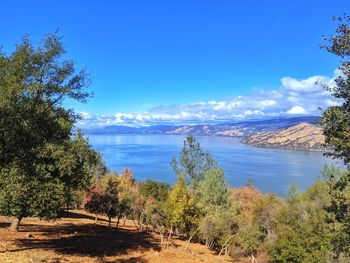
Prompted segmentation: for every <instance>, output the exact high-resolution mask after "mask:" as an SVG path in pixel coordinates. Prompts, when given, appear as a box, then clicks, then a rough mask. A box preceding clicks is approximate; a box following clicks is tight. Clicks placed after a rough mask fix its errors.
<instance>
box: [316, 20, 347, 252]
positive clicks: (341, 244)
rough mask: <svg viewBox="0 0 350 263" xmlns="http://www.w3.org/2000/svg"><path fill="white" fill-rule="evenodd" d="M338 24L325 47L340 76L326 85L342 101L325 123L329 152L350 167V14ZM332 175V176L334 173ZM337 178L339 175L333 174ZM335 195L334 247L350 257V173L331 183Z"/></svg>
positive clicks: (328, 112)
mask: <svg viewBox="0 0 350 263" xmlns="http://www.w3.org/2000/svg"><path fill="white" fill-rule="evenodd" d="M335 20H336V21H337V23H338V26H337V28H336V30H335V32H334V34H333V35H331V36H330V37H329V38H326V37H325V40H326V41H328V44H326V45H325V46H324V48H325V49H326V50H327V51H328V52H330V53H332V54H334V55H336V56H338V57H339V58H340V60H341V65H340V67H339V72H340V74H338V77H337V78H336V79H335V81H334V84H332V85H329V86H326V87H325V88H326V89H327V90H328V91H330V92H331V93H332V95H333V96H334V97H335V98H337V99H338V100H339V102H340V103H341V104H340V105H337V106H331V107H329V108H328V109H326V110H325V111H324V112H323V118H322V120H321V123H322V124H323V126H324V130H323V134H324V136H325V147H326V148H327V149H328V151H327V153H326V155H327V156H330V157H332V158H337V159H341V160H343V162H344V164H345V165H347V167H348V170H349V168H350V136H349V134H350V92H349V91H350V78H349V77H350V17H349V16H347V15H344V16H343V17H339V18H335ZM331 177H332V176H331ZM333 178H335V175H334V176H333ZM330 186H331V189H330V194H331V197H332V202H331V205H330V206H329V207H328V211H329V212H330V213H331V214H333V216H334V220H335V221H336V222H338V223H340V228H341V230H340V231H337V233H338V234H337V235H336V236H335V237H334V239H333V247H334V251H335V253H336V256H338V255H339V254H340V253H342V252H344V253H346V254H347V255H348V256H350V202H349V198H347V197H348V196H349V192H350V189H349V186H350V173H349V172H347V173H346V174H344V175H343V176H341V177H340V178H338V179H337V180H333V179H332V183H331V184H330Z"/></svg>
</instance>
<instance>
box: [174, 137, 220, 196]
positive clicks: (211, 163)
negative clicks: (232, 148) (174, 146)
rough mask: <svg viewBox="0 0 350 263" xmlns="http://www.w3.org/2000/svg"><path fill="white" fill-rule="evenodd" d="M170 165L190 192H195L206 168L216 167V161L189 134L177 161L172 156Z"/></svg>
mask: <svg viewBox="0 0 350 263" xmlns="http://www.w3.org/2000/svg"><path fill="white" fill-rule="evenodd" d="M172 165H173V168H174V171H175V172H176V174H177V175H178V176H182V177H183V178H184V179H185V182H186V184H187V185H188V186H189V187H190V188H191V192H192V194H195V193H196V191H197V190H198V184H199V182H200V181H201V180H202V179H203V178H204V175H205V173H206V172H207V171H208V170H210V169H211V168H214V167H216V162H215V160H214V159H213V158H212V157H211V155H210V154H209V153H208V152H204V151H203V150H202V148H201V146H200V144H199V143H198V142H197V140H196V138H195V137H193V136H191V135H189V136H187V137H186V139H185V141H184V144H183V147H182V151H181V155H180V158H179V161H177V160H176V158H173V161H172Z"/></svg>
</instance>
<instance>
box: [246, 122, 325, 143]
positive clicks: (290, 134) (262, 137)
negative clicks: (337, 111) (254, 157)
mask: <svg viewBox="0 0 350 263" xmlns="http://www.w3.org/2000/svg"><path fill="white" fill-rule="evenodd" d="M244 142H245V143H247V144H251V145H254V146H258V147H271V148H287V149H294V150H322V144H323V143H324V136H323V134H322V128H320V127H317V126H315V125H312V124H309V123H300V124H298V125H295V126H292V127H289V128H287V129H283V130H279V131H272V132H262V133H257V134H254V135H252V136H250V137H248V138H247V139H245V140H244Z"/></svg>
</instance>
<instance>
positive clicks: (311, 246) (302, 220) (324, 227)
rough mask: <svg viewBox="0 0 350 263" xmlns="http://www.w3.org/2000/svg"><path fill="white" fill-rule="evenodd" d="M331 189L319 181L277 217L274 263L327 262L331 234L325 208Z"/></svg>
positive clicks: (297, 197) (271, 252)
mask: <svg viewBox="0 0 350 263" xmlns="http://www.w3.org/2000/svg"><path fill="white" fill-rule="evenodd" d="M328 190H329V188H328V186H327V184H325V183H324V182H317V183H316V184H315V185H314V186H312V187H311V188H310V189H309V190H308V191H306V192H305V193H303V194H301V195H298V196H294V198H293V199H290V200H289V202H288V205H287V206H286V207H283V208H282V209H281V211H280V214H279V215H278V218H277V227H276V229H277V230H276V231H277V239H276V241H275V242H274V243H272V244H270V247H269V255H270V262H276V263H277V262H278V263H283V262H286V263H287V262H288V263H289V262H295V263H302V262H304V263H307V262H315V263H321V262H327V261H328V258H329V253H330V250H331V246H330V240H331V233H330V231H329V227H328V224H327V213H326V211H325V209H324V208H325V206H327V205H328V204H329V202H330V199H329V195H328Z"/></svg>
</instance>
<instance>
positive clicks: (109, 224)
mask: <svg viewBox="0 0 350 263" xmlns="http://www.w3.org/2000/svg"><path fill="white" fill-rule="evenodd" d="M111 220H112V218H111V217H108V227H109V228H110V227H111Z"/></svg>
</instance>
